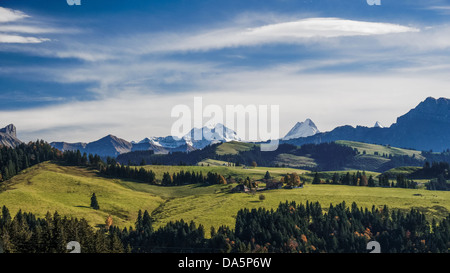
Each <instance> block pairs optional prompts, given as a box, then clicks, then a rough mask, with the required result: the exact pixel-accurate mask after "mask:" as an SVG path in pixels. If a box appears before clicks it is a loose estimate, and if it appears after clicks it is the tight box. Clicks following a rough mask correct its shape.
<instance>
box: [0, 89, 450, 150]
mask: <svg viewBox="0 0 450 273" xmlns="http://www.w3.org/2000/svg"><path fill="white" fill-rule="evenodd" d="M199 133H201V134H202V136H203V137H202V138H200V139H195V138H196V137H195V136H196V135H197V134H199ZM337 140H348V141H358V142H365V143H372V144H382V145H391V146H394V147H400V148H411V149H415V150H422V151H429V150H433V151H436V152H441V151H443V150H445V149H449V148H450V99H446V98H439V99H435V98H432V97H429V98H427V99H426V100H425V101H423V102H421V103H420V104H419V105H418V106H417V107H415V108H414V109H411V110H410V111H409V112H408V113H406V114H405V115H403V116H401V117H399V118H397V122H396V123H394V124H392V125H391V126H390V127H384V126H383V125H381V124H380V123H379V122H376V123H375V125H374V127H364V126H357V127H356V128H355V127H352V126H349V125H346V126H340V127H337V128H335V129H334V130H332V131H329V132H320V131H319V129H318V128H317V126H316V125H315V124H314V122H313V121H312V120H311V119H306V120H305V121H304V122H298V123H297V124H295V126H294V127H293V128H292V129H291V130H290V131H289V132H288V133H287V134H286V136H284V137H283V138H282V139H280V143H281V144H282V143H287V144H293V145H297V146H301V145H303V144H319V143H325V142H334V141H337ZM229 141H239V142H240V141H242V140H241V139H240V138H239V137H238V135H237V134H236V132H235V131H233V130H231V129H229V128H227V127H226V126H224V125H223V124H217V125H215V126H205V127H203V128H193V129H192V130H191V131H190V132H189V133H188V134H186V135H185V136H183V137H181V138H176V137H173V136H166V137H150V138H145V139H143V140H141V141H139V142H128V141H126V140H124V139H121V138H118V137H116V136H113V135H108V136H106V137H104V138H101V139H99V140H97V141H94V142H90V143H81V142H79V143H67V142H52V143H50V144H51V145H52V146H53V147H55V148H57V149H59V150H61V151H65V150H80V151H81V152H86V153H92V154H98V155H100V156H117V155H120V154H124V153H128V152H132V151H148V150H152V151H154V152H155V153H157V154H158V153H159V154H167V153H171V152H189V151H194V150H198V149H203V148H205V147H206V146H208V145H211V144H215V143H220V142H229ZM20 143H22V142H21V141H20V140H19V139H18V138H17V136H16V127H15V126H14V125H12V124H10V125H8V126H6V127H5V128H3V129H0V145H3V146H9V147H14V146H16V145H18V144H20Z"/></svg>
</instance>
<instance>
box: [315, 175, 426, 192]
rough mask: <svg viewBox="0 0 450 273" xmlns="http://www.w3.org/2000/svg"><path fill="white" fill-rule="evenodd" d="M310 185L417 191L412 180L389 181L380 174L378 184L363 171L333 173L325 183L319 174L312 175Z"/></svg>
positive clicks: (401, 176) (399, 176)
mask: <svg viewBox="0 0 450 273" xmlns="http://www.w3.org/2000/svg"><path fill="white" fill-rule="evenodd" d="M312 184H334V185H349V186H366V187H392V188H407V189H417V187H418V184H417V183H416V182H414V181H413V180H409V179H407V178H406V176H404V175H401V174H399V175H397V177H396V181H395V182H394V181H392V182H391V181H390V180H389V176H388V175H384V174H381V175H379V176H378V182H377V181H376V180H375V178H374V177H373V176H372V175H369V177H367V175H366V172H365V171H362V172H360V171H357V172H356V173H353V174H350V172H347V173H346V174H341V175H339V174H338V173H334V174H333V176H332V178H331V179H329V178H327V179H326V180H325V181H324V180H323V179H321V177H320V174H319V173H317V172H316V173H315V174H314V178H313V181H312Z"/></svg>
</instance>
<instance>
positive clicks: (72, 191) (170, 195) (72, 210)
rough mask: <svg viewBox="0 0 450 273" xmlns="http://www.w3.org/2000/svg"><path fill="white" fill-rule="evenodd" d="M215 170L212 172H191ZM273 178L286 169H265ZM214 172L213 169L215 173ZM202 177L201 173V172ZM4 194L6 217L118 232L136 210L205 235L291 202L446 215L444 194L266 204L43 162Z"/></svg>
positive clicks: (379, 191) (312, 194)
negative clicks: (95, 205)
mask: <svg viewBox="0 0 450 273" xmlns="http://www.w3.org/2000/svg"><path fill="white" fill-rule="evenodd" d="M149 167H151V168H161V170H158V171H159V172H160V173H162V170H163V169H164V168H167V169H171V170H172V171H173V170H176V169H177V170H179V168H183V169H186V168H193V167H179V166H147V168H149ZM195 168H203V169H205V170H206V169H208V168H218V167H195ZM221 168H222V169H221V170H222V171H225V170H226V169H228V170H229V171H236V170H233V169H236V168H226V167H221ZM266 169H267V168H256V169H238V170H239V171H241V172H246V173H243V174H241V175H248V174H250V173H253V174H254V175H256V174H255V172H259V173H257V174H258V176H259V177H260V176H262V175H263V174H264V173H265V170H266ZM268 169H269V171H270V172H271V173H272V175H274V174H275V173H279V174H281V173H285V172H286V171H291V170H292V169H283V168H280V169H276V168H268ZM216 170H218V169H216ZM204 172H205V171H204ZM6 184H7V190H6V191H3V192H1V193H0V205H6V206H7V207H9V208H10V210H11V212H12V213H15V212H16V211H17V210H18V209H19V208H20V209H22V210H24V211H29V212H33V213H37V214H38V215H41V216H43V215H44V214H45V213H46V212H47V211H50V212H53V211H55V210H58V212H59V213H60V214H62V215H67V216H76V217H79V218H80V217H84V218H86V219H87V220H88V221H89V222H90V223H91V224H93V225H98V224H103V223H104V221H105V219H106V217H107V216H108V214H111V215H112V216H113V219H114V221H115V224H118V225H119V226H121V227H124V226H129V225H132V224H133V222H134V221H135V219H136V213H137V211H138V210H139V209H147V210H149V211H152V212H153V213H152V215H153V217H154V218H155V219H156V221H157V222H156V223H155V226H156V227H158V226H161V225H163V224H165V223H167V222H168V221H174V220H179V219H184V220H185V221H190V220H195V221H196V222H197V223H198V224H203V225H204V226H205V227H206V229H207V230H209V228H210V227H211V226H214V227H216V228H217V227H219V226H220V225H229V226H230V227H233V226H234V216H235V214H236V212H237V211H238V210H239V209H241V208H245V207H247V208H258V207H266V208H276V207H277V206H278V204H279V203H280V202H285V201H286V200H289V201H291V200H293V201H296V202H298V203H300V202H305V201H307V200H308V201H314V202H315V201H319V202H321V204H322V207H323V208H324V209H326V208H327V207H328V206H329V204H330V203H334V204H336V203H340V202H342V201H345V202H347V204H348V205H350V204H351V203H352V202H356V203H357V204H358V205H359V206H362V207H367V208H371V207H372V205H375V206H377V207H381V206H383V205H385V204H387V205H388V206H389V207H391V208H399V209H405V210H409V209H411V208H413V207H414V208H418V209H420V210H422V211H423V212H425V213H426V214H427V215H428V216H430V217H443V216H447V215H448V213H449V211H450V192H440V191H426V190H411V189H396V188H368V187H355V186H338V185H310V184H307V185H306V186H305V188H303V189H293V190H285V189H283V190H272V191H265V192H263V194H264V195H265V196H266V200H264V201H262V202H261V201H259V199H258V195H259V193H258V194H256V195H251V194H245V193H235V194H230V193H227V190H228V188H229V187H230V186H234V185H214V186H206V187H204V186H198V185H185V186H179V187H161V186H152V185H146V184H142V183H136V182H133V181H127V180H118V179H111V180H110V179H106V178H102V177H99V176H98V175H97V174H96V172H94V171H89V170H86V169H83V168H77V167H61V166H57V165H54V164H51V163H44V164H41V165H38V166H35V167H33V168H30V169H28V170H26V171H25V172H23V173H22V174H20V175H18V176H16V177H15V178H14V179H13V180H11V181H8V182H6ZM92 192H95V193H96V194H97V196H98V201H99V204H100V207H101V210H100V211H95V210H93V209H91V208H89V207H88V206H89V204H90V199H89V198H90V195H91V194H92Z"/></svg>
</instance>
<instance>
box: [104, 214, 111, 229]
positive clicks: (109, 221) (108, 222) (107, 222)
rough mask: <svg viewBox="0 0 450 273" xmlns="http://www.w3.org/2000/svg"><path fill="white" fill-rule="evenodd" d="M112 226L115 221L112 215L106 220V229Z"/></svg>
mask: <svg viewBox="0 0 450 273" xmlns="http://www.w3.org/2000/svg"><path fill="white" fill-rule="evenodd" d="M112 224H113V219H112V217H111V215H108V217H107V218H106V221H105V227H106V229H109V227H110V226H112Z"/></svg>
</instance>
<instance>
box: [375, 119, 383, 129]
mask: <svg viewBox="0 0 450 273" xmlns="http://www.w3.org/2000/svg"><path fill="white" fill-rule="evenodd" d="M373 127H375V128H384V126H383V125H382V124H381V123H380V122H379V121H377V122H375V125H374V126H373Z"/></svg>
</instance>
